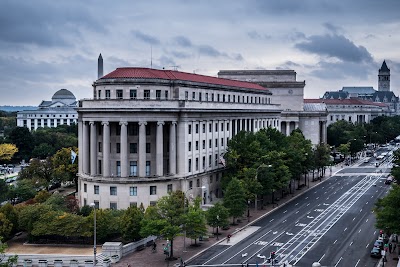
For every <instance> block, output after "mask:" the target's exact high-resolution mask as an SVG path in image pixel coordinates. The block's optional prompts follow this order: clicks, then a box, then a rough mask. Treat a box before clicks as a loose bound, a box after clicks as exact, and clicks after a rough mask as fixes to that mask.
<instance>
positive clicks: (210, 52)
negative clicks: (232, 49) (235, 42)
mask: <svg viewBox="0 0 400 267" xmlns="http://www.w3.org/2000/svg"><path fill="white" fill-rule="evenodd" d="M197 51H198V52H199V54H201V55H206V56H209V57H221V56H224V57H226V56H227V55H226V54H225V53H221V52H219V51H218V50H217V49H215V48H214V47H212V46H210V45H199V46H198V47H197Z"/></svg>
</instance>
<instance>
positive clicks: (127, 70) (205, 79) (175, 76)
mask: <svg viewBox="0 0 400 267" xmlns="http://www.w3.org/2000/svg"><path fill="white" fill-rule="evenodd" d="M118 78H121V79H143V78H144V79H146V78H148V79H162V80H172V81H188V82H197V83H204V84H214V85H224V86H231V87H239V88H247V89H258V90H264V91H265V90H266V88H264V87H262V86H261V85H258V84H255V83H250V82H243V81H236V80H229V79H223V78H217V77H211V76H205V75H200V74H194V73H187V72H180V71H175V70H158V69H149V68H135V67H124V68H117V69H116V70H114V71H112V72H110V73H109V74H107V75H105V76H103V77H102V78H100V79H99V80H105V79H118Z"/></svg>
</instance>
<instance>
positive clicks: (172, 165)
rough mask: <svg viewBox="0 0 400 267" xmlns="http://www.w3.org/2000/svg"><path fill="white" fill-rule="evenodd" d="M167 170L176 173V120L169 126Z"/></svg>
mask: <svg viewBox="0 0 400 267" xmlns="http://www.w3.org/2000/svg"><path fill="white" fill-rule="evenodd" d="M169 172H170V173H171V174H175V173H176V121H172V122H171V126H170V128H169Z"/></svg>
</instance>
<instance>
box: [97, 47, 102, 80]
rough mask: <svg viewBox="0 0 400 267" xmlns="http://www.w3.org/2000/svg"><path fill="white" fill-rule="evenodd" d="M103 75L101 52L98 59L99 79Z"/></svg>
mask: <svg viewBox="0 0 400 267" xmlns="http://www.w3.org/2000/svg"><path fill="white" fill-rule="evenodd" d="M101 77H103V57H102V56H101V53H100V55H99V59H98V60H97V79H100V78H101Z"/></svg>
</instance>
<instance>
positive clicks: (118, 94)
mask: <svg viewBox="0 0 400 267" xmlns="http://www.w3.org/2000/svg"><path fill="white" fill-rule="evenodd" d="M111 92H112V90H109V89H106V90H104V93H105V96H104V98H105V99H111ZM203 96H204V97H203ZM102 97H103V96H102V90H98V91H97V98H98V99H102ZM137 98H138V92H137V90H136V89H130V90H129V99H137ZM168 98H169V93H168V90H156V91H155V99H157V100H161V99H168ZM115 99H124V90H122V89H117V90H115ZM125 99H128V98H125ZM143 99H151V91H150V90H143ZM185 100H189V91H185ZM190 100H194V101H206V102H228V103H250V104H271V99H270V98H268V97H261V96H244V95H237V94H220V93H204V95H203V93H202V92H192V97H191V98H190Z"/></svg>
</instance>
